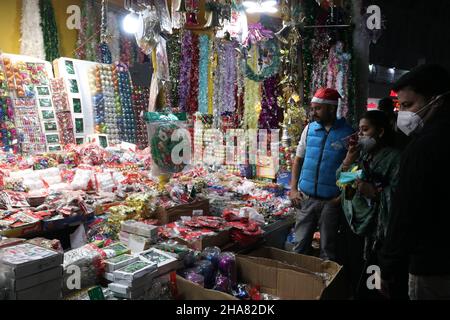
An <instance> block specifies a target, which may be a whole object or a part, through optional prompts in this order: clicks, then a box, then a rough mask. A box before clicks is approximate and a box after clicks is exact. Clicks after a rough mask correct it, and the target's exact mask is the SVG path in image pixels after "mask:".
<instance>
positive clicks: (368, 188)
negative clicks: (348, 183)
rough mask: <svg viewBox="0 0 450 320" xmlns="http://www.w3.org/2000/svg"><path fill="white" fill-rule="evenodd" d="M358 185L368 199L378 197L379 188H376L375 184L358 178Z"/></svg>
mask: <svg viewBox="0 0 450 320" xmlns="http://www.w3.org/2000/svg"><path fill="white" fill-rule="evenodd" d="M356 187H357V189H358V191H359V193H361V194H362V195H363V196H364V197H366V198H368V199H372V200H373V199H376V197H377V189H375V186H374V185H373V184H371V183H369V182H365V181H361V180H356Z"/></svg>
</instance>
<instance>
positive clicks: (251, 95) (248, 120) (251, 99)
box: [243, 46, 261, 129]
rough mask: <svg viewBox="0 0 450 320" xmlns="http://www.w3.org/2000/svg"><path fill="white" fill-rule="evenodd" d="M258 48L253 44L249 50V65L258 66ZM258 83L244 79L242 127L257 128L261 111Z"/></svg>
mask: <svg viewBox="0 0 450 320" xmlns="http://www.w3.org/2000/svg"><path fill="white" fill-rule="evenodd" d="M258 60H259V55H258V50H257V48H256V47H255V46H254V47H252V49H251V50H250V61H249V65H251V66H252V68H257V66H258ZM260 90H261V89H260V83H259V82H256V81H253V80H250V79H248V78H246V79H245V100H244V124H243V126H244V129H257V128H258V119H259V113H260V112H261V91H260Z"/></svg>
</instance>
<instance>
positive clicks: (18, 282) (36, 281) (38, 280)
mask: <svg viewBox="0 0 450 320" xmlns="http://www.w3.org/2000/svg"><path fill="white" fill-rule="evenodd" d="M6 277H8V275H7V276H6ZM62 277H63V267H62V266H61V267H56V268H53V269H49V270H46V271H43V272H39V273H36V274H34V275H32V276H29V277H25V278H21V279H11V280H10V289H11V290H12V291H23V290H26V289H29V288H32V287H35V286H38V285H40V284H43V283H46V282H49V281H52V280H57V279H60V280H61V281H62Z"/></svg>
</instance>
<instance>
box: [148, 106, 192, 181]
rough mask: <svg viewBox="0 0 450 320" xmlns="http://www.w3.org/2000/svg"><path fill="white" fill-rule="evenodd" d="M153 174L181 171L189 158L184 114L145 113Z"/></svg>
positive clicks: (188, 135) (187, 132)
mask: <svg viewBox="0 0 450 320" xmlns="http://www.w3.org/2000/svg"><path fill="white" fill-rule="evenodd" d="M145 118H146V121H147V125H148V136H149V142H150V152H151V155H152V163H153V167H152V169H153V174H154V175H155V176H157V175H160V174H170V173H178V172H181V171H182V170H183V169H184V168H185V166H186V164H187V162H188V160H190V153H191V144H190V134H189V131H187V130H186V123H185V121H186V114H184V113H183V114H162V113H156V112H149V113H146V116H145Z"/></svg>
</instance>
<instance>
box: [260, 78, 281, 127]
mask: <svg viewBox="0 0 450 320" xmlns="http://www.w3.org/2000/svg"><path fill="white" fill-rule="evenodd" d="M277 86H278V76H273V77H271V78H269V79H267V80H265V81H264V83H263V99H262V110H261V114H260V116H259V129H278V128H279V127H280V123H281V122H282V121H283V113H282V110H281V109H280V108H279V107H278V99H277V97H278V96H279V94H280V92H279V89H278V87H277Z"/></svg>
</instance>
